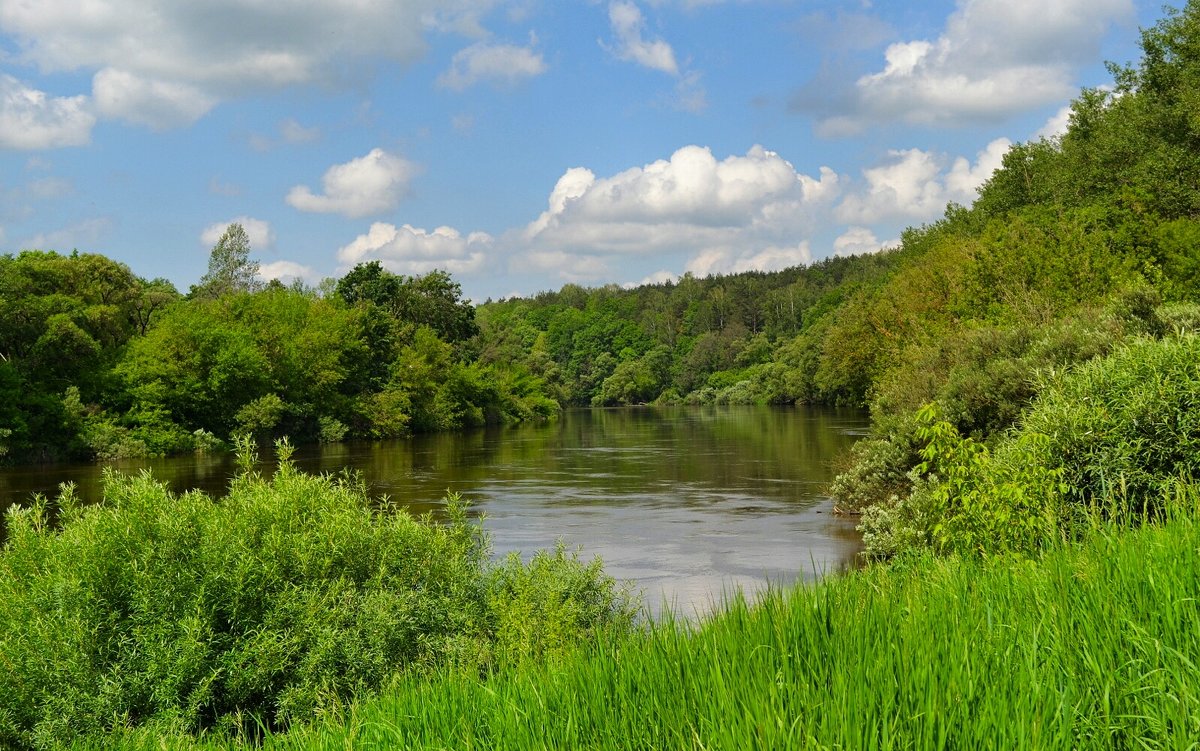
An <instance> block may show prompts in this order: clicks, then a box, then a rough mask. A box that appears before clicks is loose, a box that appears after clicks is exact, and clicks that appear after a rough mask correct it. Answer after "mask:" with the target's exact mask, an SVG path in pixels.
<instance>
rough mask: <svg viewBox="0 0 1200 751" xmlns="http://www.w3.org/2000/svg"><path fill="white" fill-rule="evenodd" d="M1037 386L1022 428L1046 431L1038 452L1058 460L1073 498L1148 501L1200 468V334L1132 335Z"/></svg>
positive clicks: (1050, 460)
mask: <svg viewBox="0 0 1200 751" xmlns="http://www.w3.org/2000/svg"><path fill="white" fill-rule="evenodd" d="M1041 391H1042V394H1041V396H1040V397H1039V399H1038V400H1037V402H1036V403H1035V404H1034V406H1033V408H1032V409H1031V410H1030V411H1029V413H1028V414H1027V415H1026V416H1025V418H1024V420H1023V424H1022V428H1021V431H1022V433H1026V434H1028V433H1041V434H1044V435H1046V436H1048V439H1049V440H1048V441H1047V442H1046V444H1045V447H1044V449H1043V450H1042V451H1041V452H1039V454H1038V457H1037V460H1038V461H1040V462H1042V463H1043V464H1045V465H1046V466H1058V467H1062V469H1063V481H1064V482H1065V483H1066V484H1067V485H1068V487H1069V494H1070V496H1071V498H1072V499H1073V500H1074V501H1075V502H1077V503H1090V502H1093V501H1094V500H1096V499H1101V498H1106V497H1109V496H1110V495H1112V494H1113V493H1118V494H1120V495H1122V496H1124V497H1126V498H1128V499H1129V500H1131V501H1139V502H1147V503H1149V502H1152V501H1154V499H1157V498H1159V497H1161V496H1162V493H1163V492H1164V491H1165V490H1166V489H1167V488H1168V487H1170V486H1171V485H1172V484H1173V483H1174V481H1175V480H1176V479H1177V478H1178V477H1180V476H1193V477H1195V476H1200V336H1197V335H1195V334H1184V335H1182V336H1173V337H1168V338H1166V339H1162V340H1153V339H1138V340H1135V341H1134V342H1132V343H1130V344H1129V345H1127V346H1125V347H1124V348H1122V349H1120V350H1118V351H1117V352H1115V353H1113V354H1112V355H1110V356H1109V357H1106V358H1103V359H1100V360H1095V361H1093V362H1089V363H1086V364H1084V365H1081V366H1079V367H1078V368H1076V369H1074V370H1072V371H1069V372H1066V373H1061V372H1060V373H1051V374H1049V375H1048V376H1047V382H1046V383H1045V384H1044V385H1043V386H1042V387H1041Z"/></svg>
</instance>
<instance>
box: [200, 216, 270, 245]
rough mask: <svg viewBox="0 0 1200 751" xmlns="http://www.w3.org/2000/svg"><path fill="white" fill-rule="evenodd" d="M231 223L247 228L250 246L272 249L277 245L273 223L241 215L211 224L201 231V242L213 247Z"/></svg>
mask: <svg viewBox="0 0 1200 751" xmlns="http://www.w3.org/2000/svg"><path fill="white" fill-rule="evenodd" d="M231 224H240V225H242V229H244V230H246V237H248V238H249V239H250V247H251V248H253V249H255V250H270V249H271V248H273V247H275V230H274V229H272V227H271V223H270V222H268V221H266V220H263V219H255V218H254V217H251V216H239V217H237V218H235V219H230V220H229V221H228V222H217V223H215V224H210V225H208V227H206V228H205V229H204V231H203V232H201V233H200V242H202V243H204V245H206V246H207V247H210V248H211V247H212V246H214V245H216V244H217V241H218V240H220V239H221V235H223V234H225V230H227V229H229V225H231Z"/></svg>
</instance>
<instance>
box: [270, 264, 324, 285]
mask: <svg viewBox="0 0 1200 751" xmlns="http://www.w3.org/2000/svg"><path fill="white" fill-rule="evenodd" d="M258 276H259V278H261V279H263V280H264V281H269V280H271V279H278V280H279V281H281V282H290V281H292V280H295V279H301V280H303V281H305V282H307V283H309V284H314V283H316V282H319V281H321V275H320V274H318V273H317V272H316V271H314V270H313V269H312V267H311V266H304V265H302V264H299V263H296V262H295V261H272V262H271V263H262V264H259V266H258Z"/></svg>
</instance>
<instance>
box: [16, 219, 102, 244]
mask: <svg viewBox="0 0 1200 751" xmlns="http://www.w3.org/2000/svg"><path fill="white" fill-rule="evenodd" d="M111 229H112V220H110V219H108V218H107V217H97V218H95V219H85V220H83V221H81V222H76V223H75V224H71V225H68V226H66V227H63V228H62V229H57V230H54V231H53V232H44V233H39V234H37V235H34V236H33V237H32V238H30V239H29V240H28V241H27V242H26V243H25V244H24V247H27V248H37V249H40V250H58V251H66V250H67V249H72V250H73V249H77V248H79V247H81V246H82V247H83V248H85V249H86V248H90V247H92V246H94V245H96V243H98V242H99V241H100V239H101V238H102V237H104V236H105V235H106V234H108V232H109V230H111Z"/></svg>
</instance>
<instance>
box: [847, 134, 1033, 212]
mask: <svg viewBox="0 0 1200 751" xmlns="http://www.w3.org/2000/svg"><path fill="white" fill-rule="evenodd" d="M1011 145H1012V144H1011V143H1010V142H1009V141H1008V139H1006V138H998V139H996V140H994V141H992V142H991V143H989V144H988V145H987V147H985V148H984V150H983V151H980V152H979V153H978V154H977V155H976V161H975V163H974V165H972V164H971V162H970V161H969V160H967V159H966V158H964V157H959V158H957V159H955V160H954V162H953V164H951V165H950V167H949V169H946V167H945V159H944V157H942V156H940V155H938V154H936V153H934V152H930V151H922V150H921V149H906V150H903V151H892V152H890V156H891V159H892V161H891V162H889V163H887V164H883V165H880V166H877V167H872V168H869V169H866V170H863V178H864V180H865V185H863V186H861V188H860V189H858V190H856V191H852V192H850V193H848V194H847V195H846V196H845V197H844V198H843V199H842V202H841V203H840V204H838V206H837V209H836V211H835V215H836V217H837V218H838V219H839V220H841V221H844V222H853V223H859V224H871V223H874V222H878V221H881V220H885V219H904V220H914V221H921V220H928V219H932V218H934V217H936V216H938V215H939V214H941V213H942V211H943V210H944V209H945V208H946V204H947V203H949V202H951V201H954V202H957V203H962V204H970V203H972V202H973V201H974V200H975V196H976V191H977V190H978V188H979V186H980V185H982V184H983V183H984V182H985V181H986V180H987V179H988V178H990V177H991V176H992V172H993V171H994V170H995V169H996V168H997V167H999V166H1000V163H1001V160H1002V159H1003V158H1004V154H1005V153H1006V152H1007V151H1008V149H1009V147H1010V146H1011Z"/></svg>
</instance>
